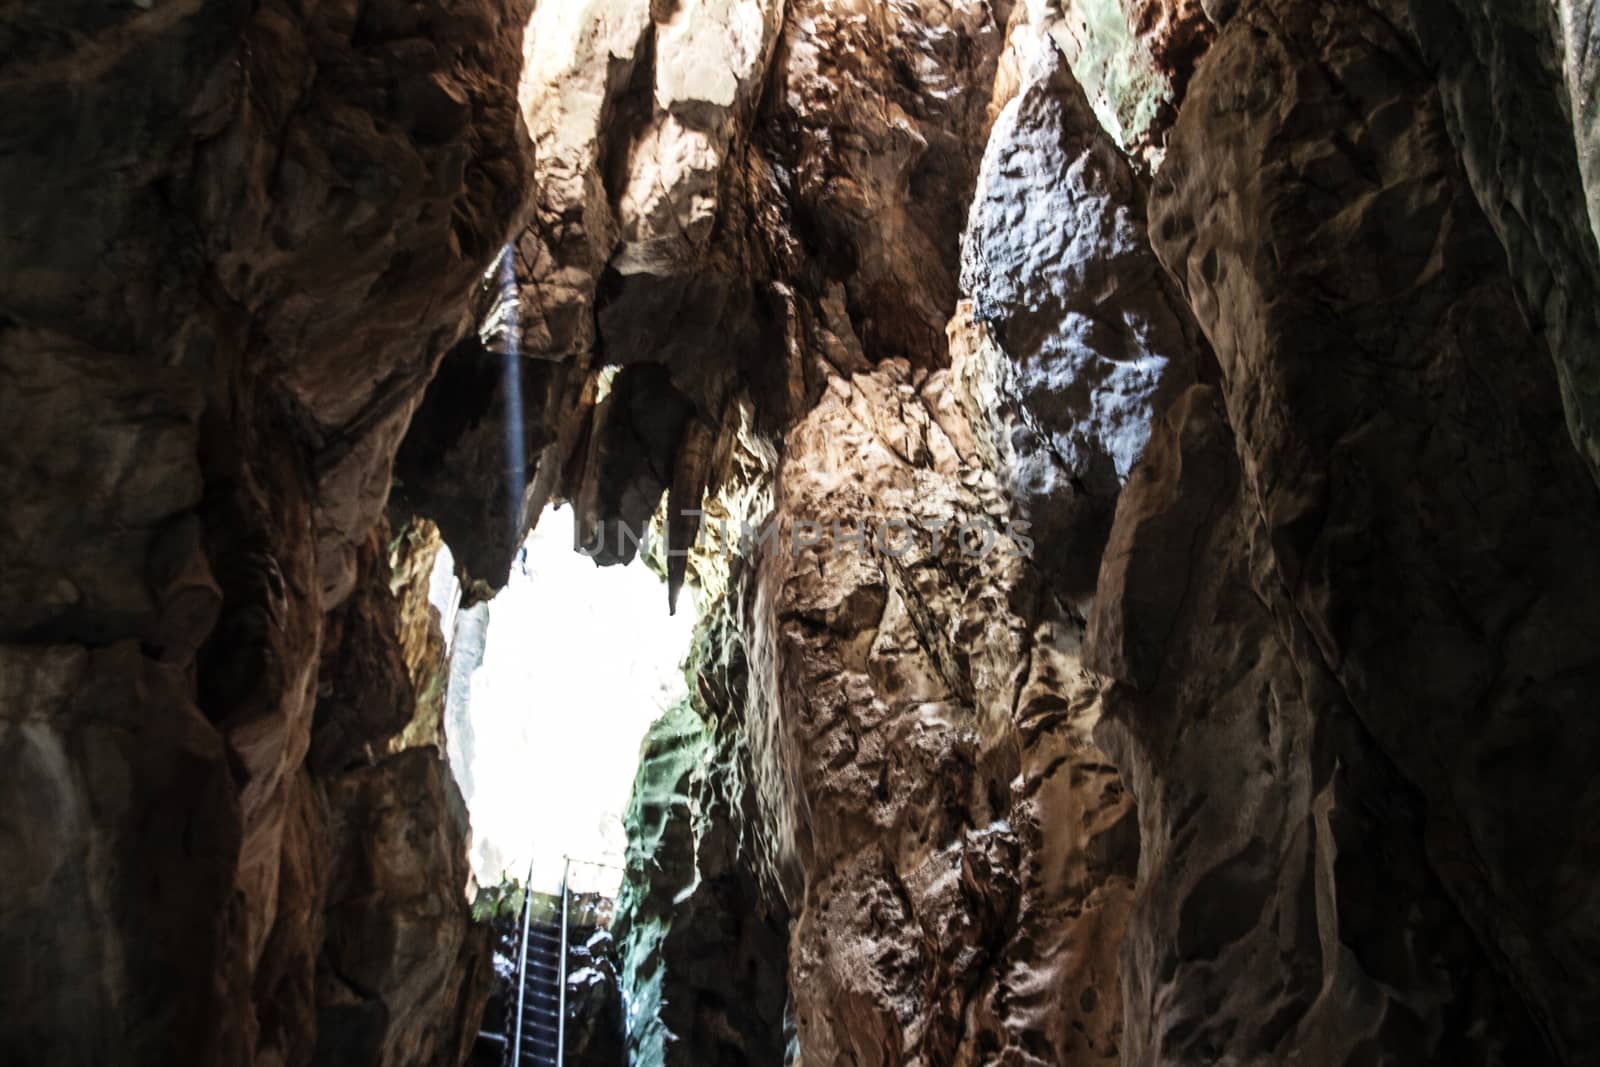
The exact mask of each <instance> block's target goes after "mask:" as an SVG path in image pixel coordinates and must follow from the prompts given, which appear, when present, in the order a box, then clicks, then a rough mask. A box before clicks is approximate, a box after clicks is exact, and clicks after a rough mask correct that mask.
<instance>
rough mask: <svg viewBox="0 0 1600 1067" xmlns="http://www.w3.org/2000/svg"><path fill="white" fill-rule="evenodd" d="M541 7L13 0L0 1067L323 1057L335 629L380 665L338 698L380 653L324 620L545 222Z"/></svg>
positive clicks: (441, 1023)
mask: <svg viewBox="0 0 1600 1067" xmlns="http://www.w3.org/2000/svg"><path fill="white" fill-rule="evenodd" d="M526 13H527V5H525V4H521V3H514V2H502V0H481V2H473V3H465V4H453V3H452V4H444V3H423V4H412V3H398V2H380V3H377V4H365V5H360V6H359V8H358V6H357V5H350V4H335V5H313V6H310V7H308V6H306V5H301V4H295V3H282V2H269V3H264V4H259V5H247V4H238V3H224V4H205V5H202V4H197V3H185V2H180V3H176V4H165V3H163V4H160V5H152V4H132V5H124V6H122V7H119V8H116V9H114V10H113V9H111V8H104V9H96V10H94V11H90V10H89V9H87V8H84V7H82V6H78V7H66V8H63V7H61V6H60V5H51V4H41V3H33V2H23V3H20V4H11V5H8V7H7V10H6V14H5V19H4V22H5V25H4V28H3V29H0V54H3V55H4V56H5V59H4V60H3V63H0V84H4V85H5V87H6V97H7V100H8V114H7V118H6V119H5V121H4V126H3V131H0V136H3V138H4V142H5V145H4V151H3V153H0V156H3V162H0V200H3V201H4V203H5V204H6V208H5V211H4V221H3V223H0V366H3V367H4V371H3V376H4V378H5V380H6V385H5V387H4V391H3V395H4V400H3V401H0V404H3V405H4V428H5V434H4V438H5V440H6V445H5V446H4V448H5V452H4V454H3V458H0V470H3V472H4V473H3V475H0V479H3V484H4V486H5V490H6V499H7V504H8V507H7V512H6V516H5V518H4V520H0V557H3V561H4V562H3V566H0V585H3V590H4V594H5V605H6V606H5V607H4V608H3V609H0V641H3V642H4V643H5V650H4V656H5V658H6V660H7V663H8V666H7V668H6V669H5V675H4V676H5V680H6V681H5V684H6V697H5V699H4V701H3V702H0V781H5V782H7V783H8V790H9V788H12V787H13V785H12V784H13V783H14V788H16V789H17V790H18V792H17V794H16V797H15V802H13V798H12V797H11V796H10V794H9V792H8V798H7V800H8V802H7V804H6V808H7V811H8V814H7V816H6V818H7V819H9V820H15V821H16V823H17V824H18V826H19V831H18V832H15V833H13V832H8V833H6V834H5V835H4V837H3V839H0V840H3V843H0V870H4V871H5V872H6V874H5V875H4V876H3V878H0V928H3V929H4V930H5V931H6V934H5V935H4V936H5V938H6V944H7V952H6V954H5V960H6V962H5V964H4V968H5V975H4V979H3V984H4V988H5V990H6V995H5V1004H6V1009H5V1011H4V1018H3V1019H0V1050H3V1051H0V1057H3V1058H5V1059H6V1060H7V1061H8V1062H19V1063H26V1062H50V1063H75V1062H89V1061H90V1060H94V1061H96V1062H102V1063H130V1064H133V1063H139V1064H143V1063H193V1064H218V1065H222V1064H227V1065H237V1064H241V1063H250V1062H255V1061H256V1060H257V1059H259V1060H260V1062H263V1063H277V1062H285V1063H287V1062H295V1063H305V1062H308V1061H307V1056H308V1055H309V1054H310V1049H311V1048H313V1047H314V1046H315V1044H316V1042H317V1040H318V1034H317V1028H316V1025H315V1014H316V1012H315V1010H314V1009H313V1008H312V1007H311V1001H312V998H313V993H312V992H311V989H310V987H311V985H312V975H313V971H314V968H315V966H316V959H317V955H318V949H319V945H320V943H321V937H322V932H321V921H322V920H321V916H322V913H323V910H324V903H325V892H326V888H327V879H326V876H327V874H328V872H329V870H330V867H329V864H330V863H332V862H333V861H334V860H335V859H338V858H339V857H335V856H332V855H331V854H330V849H331V844H330V838H329V836H328V834H329V831H328V828H327V825H326V821H327V818H328V814H327V813H325V812H324V811H323V809H322V804H323V801H322V800H321V799H320V798H321V797H322V795H323V794H324V792H325V790H326V789H327V788H328V787H329V783H328V782H327V781H325V780H321V779H319V778H318V777H317V776H316V774H315V773H313V772H311V771H308V770H307V768H306V760H307V754H308V751H309V749H310V748H311V741H312V736H313V732H314V730H313V717H314V708H316V707H317V706H318V704H319V701H318V700H317V684H318V676H319V669H320V664H321V661H322V659H323V648H322V641H323V637H324V634H325V632H326V631H327V630H328V629H329V628H330V626H331V627H332V628H338V627H340V626H343V627H344V633H345V634H346V636H349V637H352V640H353V642H354V643H353V644H352V646H351V647H352V648H359V649H361V650H362V655H367V654H370V655H371V656H372V657H374V658H372V659H370V660H368V661H367V662H365V663H354V662H353V663H351V664H349V665H348V667H349V669H350V670H351V671H352V672H353V673H351V674H350V675H348V676H347V677H348V678H349V679H359V678H362V677H372V678H385V679H387V678H390V677H391V676H390V674H389V668H390V667H392V666H393V665H394V664H395V663H397V662H398V660H397V659H396V658H395V657H394V654H393V653H394V644H395V642H396V641H397V637H396V635H395V632H394V630H393V628H392V627H390V628H389V629H387V630H385V631H379V630H372V629H368V628H366V624H367V621H370V620H371V619H372V618H373V617H372V616H371V615H363V617H362V619H361V620H355V619H351V620H348V625H346V624H342V623H341V624H328V623H326V622H325V619H326V616H327V613H329V612H332V611H335V610H336V609H338V608H340V606H341V604H345V603H347V602H348V601H350V600H351V599H352V594H353V592H354V591H355V590H356V587H357V585H358V583H359V582H360V580H361V572H362V566H361V562H360V561H361V557H362V553H363V552H364V551H366V548H367V546H369V544H370V537H371V534H372V528H373V526H374V523H375V522H376V520H377V519H378V518H379V517H380V516H381V514H382V510H383V506H384V501H385V498H386V496H387V494H388V488H389V482H390V466H391V463H392V459H393V456H394V452H395V450H396V448H397V446H398V444H399V439H400V435H401V434H402V432H403V431H404V429H405V427H406V424H407V422H408V421H409V419H410V416H411V414H412V411H413V409H414V408H415V406H416V404H417V402H418V400H419V399H420V398H421V395H422V390H423V387H424V386H425V385H426V384H427V381H428V379H429V378H430V377H431V375H432V373H433V370H434V368H435V366H436V365H437V362H438V360H439V358H440V357H441V356H442V355H443V353H444V352H445V350H446V349H448V348H449V347H450V346H451V345H452V344H454V343H455V341H456V339H457V338H458V337H459V336H460V334H461V333H462V331H463V329H464V328H465V326H466V325H467V323H466V321H465V317H464V312H465V310H466V303H467V298H468V296H469V294H470V291H471V289H472V286H473V285H474V284H475V282H476V281H477V279H478V278H479V277H480V276H481V274H482V273H483V271H484V270H485V269H486V267H487V266H488V265H489V263H490V262H491V260H492V258H493V256H494V254H495V251H496V250H497V249H498V248H499V247H500V246H501V245H502V244H503V243H504V242H505V239H506V237H507V235H508V233H509V231H510V230H511V229H512V227H513V226H514V225H516V224H518V223H519V221H520V219H521V217H522V216H523V213H524V205H525V203H526V197H527V182H528V178H529V175H530V171H531V160H532V146H531V144H530V143H529V141H528V138H527V136H526V133H525V132H524V131H523V130H522V129H521V127H520V126H519V117H518V112H517V109H516V106H515V83H516V79H517V76H518V72H519V70H520V68H521V65H522V55H521V42H520V27H521V25H522V22H523V20H524V19H525V17H526ZM385 594H387V590H385ZM358 610H359V611H363V612H364V611H365V609H358ZM361 635H368V636H370V637H371V640H367V637H366V636H361ZM401 666H402V668H403V663H402V664H401ZM400 681H401V682H402V683H404V682H405V679H404V672H403V670H402V673H401V677H400ZM350 696H351V697H352V698H353V699H351V700H350V702H349V707H351V708H357V709H360V710H361V714H363V715H366V714H369V713H370V714H372V715H375V716H377V717H378V718H380V719H384V720H385V722H387V721H389V717H390V716H392V718H393V721H401V722H403V721H404V720H405V719H408V718H409V717H410V709H409V708H408V707H405V706H401V707H394V706H392V705H389V702H390V701H391V700H392V699H403V700H406V701H409V700H411V699H412V697H411V695H410V693H409V685H407V686H406V689H405V691H404V692H402V691H401V690H394V689H384V690H380V691H375V692H372V693H368V694H366V696H365V698H360V697H354V695H353V694H350ZM369 726H370V727H371V728H372V729H374V730H375V729H376V728H377V724H376V723H372V724H368V723H354V722H352V723H347V724H341V725H335V726H334V727H332V728H333V729H335V730H336V731H337V730H345V731H346V732H354V733H366V732H367V731H368V729H369ZM41 805H42V806H41ZM401 840H403V838H402V839H401ZM445 851H448V850H445ZM426 855H427V856H428V858H431V859H436V858H437V854H433V853H429V854H426ZM453 873H454V872H451V871H441V872H439V874H440V877H441V878H444V879H448V878H450V877H452V876H453ZM375 906H376V905H375ZM461 912H462V913H461V920H462V921H463V922H464V921H465V916H464V903H463V904H462V905H461ZM436 914H438V915H442V914H443V913H436ZM447 962H448V961H447ZM416 1006H417V1007H418V1010H419V1011H421V1012H422V1016H421V1017H419V1018H417V1019H415V1020H413V1024H414V1025H419V1026H437V1027H440V1028H446V1027H447V1025H453V1024H454V1023H452V1022H450V1020H449V1012H450V1008H449V1006H448V1005H445V1004H438V1005H435V1004H433V1003H431V1002H427V1003H421V1004H419V1005H416ZM435 1010H437V1011H438V1012H440V1013H441V1014H438V1015H435V1014H433V1012H434V1011H435ZM441 1040H443V1039H442V1038H441ZM446 1044H448V1041H447V1042H446ZM406 1054H407V1053H406V1052H405V1051H404V1049H402V1050H401V1051H400V1052H398V1053H397V1055H400V1056H404V1055H406Z"/></svg>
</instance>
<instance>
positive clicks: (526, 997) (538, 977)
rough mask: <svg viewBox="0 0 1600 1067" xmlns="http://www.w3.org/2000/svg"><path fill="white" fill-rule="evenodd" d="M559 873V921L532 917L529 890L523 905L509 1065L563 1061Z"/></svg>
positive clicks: (542, 1066) (547, 1066)
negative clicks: (540, 919)
mask: <svg viewBox="0 0 1600 1067" xmlns="http://www.w3.org/2000/svg"><path fill="white" fill-rule="evenodd" d="M568 871H570V863H569V864H568V870H565V871H563V872H562V875H561V916H560V920H559V921H558V922H535V921H534V920H533V894H532V893H530V894H528V899H527V902H526V903H524V904H523V906H522V950H521V952H520V953H519V956H520V959H519V961H518V964H517V1014H516V1019H515V1021H514V1024H513V1031H512V1040H511V1049H510V1052H511V1058H510V1064H511V1067H561V1065H562V1054H563V1052H564V1051H565V1047H566V1036H567V1035H566V1029H567V1027H566V1022H567V1019H566V1016H567V896H568V894H567V875H568Z"/></svg>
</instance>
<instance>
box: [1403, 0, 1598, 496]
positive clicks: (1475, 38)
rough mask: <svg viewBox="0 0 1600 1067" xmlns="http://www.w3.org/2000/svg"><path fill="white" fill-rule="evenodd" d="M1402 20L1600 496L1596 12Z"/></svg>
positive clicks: (1509, 6) (1538, 7)
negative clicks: (1434, 76)
mask: <svg viewBox="0 0 1600 1067" xmlns="http://www.w3.org/2000/svg"><path fill="white" fill-rule="evenodd" d="M1404 7H1405V10H1406V12H1407V14H1408V16H1409V19H1410V21H1411V23H1412V24H1413V25H1414V27H1415V33H1416V37H1417V40H1418V41H1419V42H1420V45H1421V49H1422V53H1423V56H1424V57H1425V59H1426V61H1427V62H1428V63H1429V64H1430V66H1432V67H1433V68H1434V69H1436V70H1437V71H1438V79H1439V89H1440V99H1441V102H1442V104H1443V108H1444V112H1445V116H1446V119H1447V121H1448V124H1449V129H1450V136H1451V138H1452V139H1453V140H1454V141H1455V143H1456V147H1457V150H1458V151H1459V153H1460V157H1461V160H1462V163H1463V164H1464V166H1465V169H1466V173H1467V177H1468V179H1469V180H1470V181H1471V183H1472V188H1473V191H1474V192H1475V193H1476V194H1477V197H1478V201H1479V203H1480V204H1481V205H1482V206H1483V209H1484V212H1485V213H1486V214H1487V215H1488V217H1489V221H1490V223H1491V224H1492V225H1493V226H1494V228H1495V232H1496V233H1497V234H1498V235H1499V237H1500V241H1501V243H1502V244H1503V245H1504V246H1505V253H1506V257H1507V259H1508V260H1509V262H1510V265H1511V273H1512V277H1513V279H1514V280H1515V282H1516V284H1517V287H1518V293H1519V296H1520V298H1521V301H1522V304H1523V307H1524V309H1525V310H1526V312H1527V315H1528V318H1529V320H1530V322H1532V323H1533V324H1534V325H1535V326H1536V327H1537V328H1538V329H1539V330H1540V331H1541V332H1542V333H1543V334H1544V338H1545V341H1546V343H1547V344H1548V346H1549V350H1550V354H1551V356H1552V357H1553V358H1554V360H1555V366H1556V374H1557V377H1558V379H1559V381H1560V382H1561V393H1562V397H1563V399H1564V400H1565V403H1566V413H1567V423H1568V426H1569V427H1570V429H1571V431H1572V439H1573V442H1574V443H1575V444H1576V445H1577V446H1578V450H1579V451H1580V452H1581V453H1582V454H1583V456H1584V458H1585V460H1586V461H1587V462H1588V464H1589V467H1590V470H1591V471H1592V472H1593V474H1594V476H1595V478H1596V480H1597V482H1600V357H1597V355H1596V353H1597V352H1600V244H1597V243H1596V241H1595V240H1594V237H1595V236H1596V231H1595V230H1593V229H1588V227H1586V226H1585V223H1588V224H1589V225H1590V226H1592V225H1593V223H1594V219H1595V215H1594V210H1593V204H1594V203H1595V195H1596V189H1597V185H1596V173H1595V169H1594V158H1595V157H1594V136H1595V133H1594V124H1595V117H1594V116H1595V111H1594V94H1595V92H1596V84H1597V83H1596V77H1595V70H1594V60H1593V58H1592V54H1593V48H1594V44H1593V40H1594V33H1595V30H1594V28H1593V12H1592V9H1590V10H1588V11H1586V12H1583V13H1579V12H1578V11H1577V10H1576V8H1575V6H1572V5H1563V4H1561V3H1558V2H1555V0H1508V2H1496V3H1485V2H1483V0H1408V3H1407V4H1406V5H1404ZM1574 115H1576V116H1577V117H1578V122H1577V125H1576V127H1575V125H1574ZM1585 181H1587V183H1588V193H1587V197H1586V195H1585ZM1586 229H1588V232H1585V230H1586Z"/></svg>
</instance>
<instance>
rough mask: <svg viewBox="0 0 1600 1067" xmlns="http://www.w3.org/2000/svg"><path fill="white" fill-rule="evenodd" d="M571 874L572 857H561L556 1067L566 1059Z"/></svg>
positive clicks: (559, 1066) (560, 1065) (560, 1066)
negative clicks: (568, 888)
mask: <svg viewBox="0 0 1600 1067" xmlns="http://www.w3.org/2000/svg"><path fill="white" fill-rule="evenodd" d="M571 874H572V857H571V856H562V857H561V957H560V960H559V962H560V964H561V967H560V970H559V972H558V973H559V974H560V975H561V978H560V985H559V986H558V987H557V991H556V993H557V997H556V1000H557V1003H558V1004H559V1005H560V1006H559V1007H558V1008H557V1009H556V1067H562V1064H564V1063H565V1062H566V1059H567V936H568V935H567V878H568V877H569V876H570V875H571Z"/></svg>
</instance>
